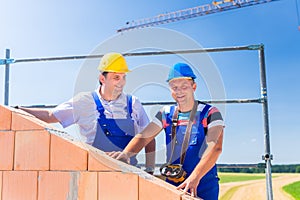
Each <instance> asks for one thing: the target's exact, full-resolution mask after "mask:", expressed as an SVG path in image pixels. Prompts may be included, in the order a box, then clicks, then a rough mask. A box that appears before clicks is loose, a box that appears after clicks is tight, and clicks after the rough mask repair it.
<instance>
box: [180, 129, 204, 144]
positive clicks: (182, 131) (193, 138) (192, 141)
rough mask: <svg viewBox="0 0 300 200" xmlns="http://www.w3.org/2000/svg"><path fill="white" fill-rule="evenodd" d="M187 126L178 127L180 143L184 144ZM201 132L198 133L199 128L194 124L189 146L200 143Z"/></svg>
mask: <svg viewBox="0 0 300 200" xmlns="http://www.w3.org/2000/svg"><path fill="white" fill-rule="evenodd" d="M185 131H186V126H181V127H179V128H178V134H177V136H178V138H177V140H178V143H180V144H182V143H183V140H184V136H185ZM199 139H200V134H199V133H198V129H197V127H195V126H192V130H191V133H190V140H189V146H195V145H197V144H198V143H199Z"/></svg>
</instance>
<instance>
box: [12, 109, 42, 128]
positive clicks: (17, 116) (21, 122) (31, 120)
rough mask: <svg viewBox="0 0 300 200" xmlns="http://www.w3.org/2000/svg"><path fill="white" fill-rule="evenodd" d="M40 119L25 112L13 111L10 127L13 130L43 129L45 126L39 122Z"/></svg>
mask: <svg viewBox="0 0 300 200" xmlns="http://www.w3.org/2000/svg"><path fill="white" fill-rule="evenodd" d="M24 113H25V112H24ZM40 121H41V120H39V119H37V118H35V117H33V116H31V115H29V114H27V113H25V114H23V113H21V112H19V113H17V112H13V113H12V125H11V129H12V130H15V131H26V130H44V129H45V126H44V124H43V123H39V122H40ZM44 123H45V122H44Z"/></svg>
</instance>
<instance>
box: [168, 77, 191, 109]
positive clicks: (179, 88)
mask: <svg viewBox="0 0 300 200" xmlns="http://www.w3.org/2000/svg"><path fill="white" fill-rule="evenodd" d="M169 86H170V90H171V95H172V97H173V98H174V99H175V101H176V102H177V103H178V105H179V110H180V111H181V112H186V111H190V110H191V109H192V107H193V104H194V91H195V90H196V83H195V82H194V81H193V80H192V79H186V78H178V79H173V80H171V81H170V82H169Z"/></svg>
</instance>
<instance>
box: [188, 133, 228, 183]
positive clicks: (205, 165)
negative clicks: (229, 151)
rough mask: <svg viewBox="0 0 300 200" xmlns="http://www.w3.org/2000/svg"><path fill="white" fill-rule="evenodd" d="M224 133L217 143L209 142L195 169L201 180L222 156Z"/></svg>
mask: <svg viewBox="0 0 300 200" xmlns="http://www.w3.org/2000/svg"><path fill="white" fill-rule="evenodd" d="M222 145H223V132H222V133H221V134H220V135H219V138H218V140H217V143H216V144H214V142H209V143H208V147H207V149H206V151H205V152H204V154H203V157H202V158H201V160H200V162H199V163H198V165H197V166H196V168H195V169H194V171H193V173H195V174H196V175H197V176H198V177H200V179H201V178H202V177H203V176H204V175H205V174H206V173H207V172H208V171H209V170H210V169H211V168H212V167H213V166H214V165H215V164H216V162H217V160H218V158H219V156H220V154H221V153H222Z"/></svg>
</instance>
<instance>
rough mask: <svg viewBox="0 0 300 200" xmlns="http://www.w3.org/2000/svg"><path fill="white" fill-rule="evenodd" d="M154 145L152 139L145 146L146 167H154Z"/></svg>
mask: <svg viewBox="0 0 300 200" xmlns="http://www.w3.org/2000/svg"><path fill="white" fill-rule="evenodd" d="M155 146H156V144H155V139H153V140H151V141H150V142H149V143H148V144H147V146H146V147H145V153H146V154H145V155H146V167H151V168H154V167H155Z"/></svg>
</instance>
